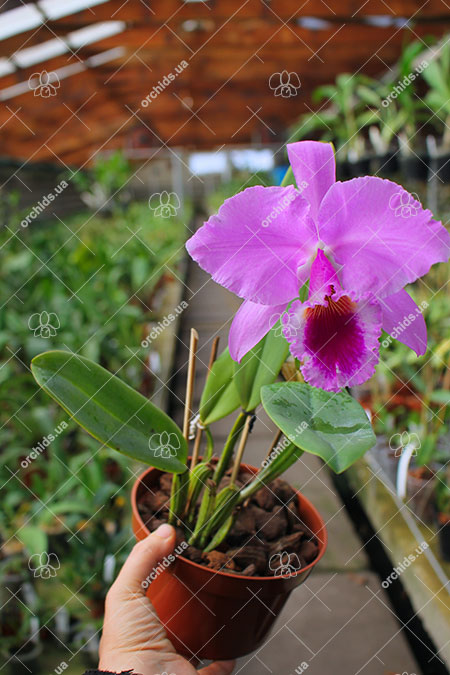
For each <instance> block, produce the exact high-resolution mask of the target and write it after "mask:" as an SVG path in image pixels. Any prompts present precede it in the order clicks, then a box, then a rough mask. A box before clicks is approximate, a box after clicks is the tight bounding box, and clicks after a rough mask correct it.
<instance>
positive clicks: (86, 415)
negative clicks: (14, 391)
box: [31, 351, 188, 473]
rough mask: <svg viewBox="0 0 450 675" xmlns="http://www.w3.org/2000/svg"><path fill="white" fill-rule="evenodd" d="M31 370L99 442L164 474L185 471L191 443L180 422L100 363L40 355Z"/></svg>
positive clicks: (72, 356)
mask: <svg viewBox="0 0 450 675" xmlns="http://www.w3.org/2000/svg"><path fill="white" fill-rule="evenodd" d="M31 370H32V373H33V375H34V377H35V379H36V382H37V383H38V384H39V386H41V387H42V389H44V391H46V392H47V394H49V395H50V396H51V397H52V398H53V399H55V401H56V402H57V403H59V405H60V406H61V407H62V408H64V410H66V412H68V413H69V415H70V416H71V417H73V419H74V420H75V421H76V422H78V424H79V425H80V426H81V427H83V429H85V430H86V431H87V432H88V433H90V434H91V436H93V437H94V438H96V439H97V440H99V441H101V442H102V443H104V444H105V445H107V446H109V447H110V448H113V449H114V450H117V451H118V452H121V453H122V454H124V455H128V456H129V457H131V458H132V459H137V460H139V461H140V462H144V463H145V464H149V465H150V466H154V467H156V468H158V469H161V470H162V471H168V472H170V473H181V472H182V471H185V470H186V459H187V452H188V450H187V443H186V441H185V439H184V438H183V435H182V433H181V431H180V429H179V428H178V426H177V425H176V424H175V422H173V421H172V420H171V419H170V417H168V416H167V415H166V414H165V413H164V412H162V410H159V408H157V407H156V406H154V405H153V404H152V403H150V401H148V400H147V399H146V398H145V397H144V396H142V394H139V393H138V392H137V391H135V390H134V389H132V388H131V387H129V386H128V385H127V384H125V383H124V382H122V380H120V379H119V378H118V377H116V376H115V375H112V374H111V373H110V372H108V371H107V370H105V369H104V368H102V367H101V366H99V365H98V364H96V363H94V362H93V361H90V360H89V359H86V358H84V357H81V356H77V355H76V354H71V353H70V352H64V351H50V352H45V353H43V354H40V355H39V356H36V357H35V358H34V359H33V361H32V363H31Z"/></svg>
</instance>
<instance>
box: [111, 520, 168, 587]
mask: <svg viewBox="0 0 450 675" xmlns="http://www.w3.org/2000/svg"><path fill="white" fill-rule="evenodd" d="M174 546H175V530H174V529H173V527H172V526H171V525H167V524H164V525H160V526H159V527H158V529H157V530H155V531H154V532H152V534H150V535H149V536H148V537H146V538H145V539H143V540H142V541H140V542H138V543H137V544H135V546H134V547H133V550H132V551H131V553H130V555H129V556H128V558H127V560H126V562H125V564H124V566H123V567H122V569H121V570H120V573H119V575H118V577H117V579H116V580H115V582H114V584H113V585H112V586H111V589H110V593H111V594H112V595H116V594H117V595H121V596H124V597H126V596H128V597H129V596H135V595H136V594H140V595H145V592H146V590H147V588H148V586H149V585H150V583H151V575H152V573H153V572H154V571H155V568H156V567H157V565H158V563H160V562H161V561H162V560H163V559H164V558H165V557H166V556H169V555H170V553H172V551H173V549H174Z"/></svg>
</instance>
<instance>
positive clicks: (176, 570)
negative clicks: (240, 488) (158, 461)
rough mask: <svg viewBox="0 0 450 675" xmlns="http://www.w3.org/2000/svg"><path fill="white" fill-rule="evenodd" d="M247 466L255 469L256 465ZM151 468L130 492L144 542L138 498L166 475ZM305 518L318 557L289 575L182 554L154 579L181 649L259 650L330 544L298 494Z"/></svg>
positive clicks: (153, 588) (162, 612)
mask: <svg viewBox="0 0 450 675" xmlns="http://www.w3.org/2000/svg"><path fill="white" fill-rule="evenodd" d="M242 469H243V470H244V471H247V472H249V473H256V471H257V469H255V467H252V466H249V465H246V464H243V465H242ZM161 473H162V472H161V471H159V470H158V469H153V468H150V469H147V471H144V473H143V474H142V475H141V476H140V477H139V478H138V479H137V481H136V482H135V484H134V486H133V490H132V493H131V503H132V509H133V531H134V534H135V536H136V539H137V540H138V541H140V540H141V539H144V538H145V537H146V536H148V534H149V530H148V529H147V527H146V526H145V525H144V523H143V521H142V519H141V517H140V515H139V511H138V508H137V504H138V502H139V497H140V496H141V495H142V494H143V492H144V491H145V490H149V489H150V490H151V489H152V488H153V486H155V485H156V482H157V479H158V477H159V476H160V475H161ZM297 495H298V500H299V512H300V514H301V517H302V519H303V522H304V523H305V525H307V527H308V528H309V529H310V530H311V531H312V532H313V533H314V534H315V536H316V538H317V541H318V544H319V552H318V555H317V558H316V559H315V560H314V561H313V562H312V563H310V564H309V565H306V567H303V568H302V569H300V570H298V571H297V572H294V573H292V574H290V575H285V576H276V577H243V576H237V575H235V574H230V573H228V572H216V571H214V570H211V569H209V568H207V567H203V566H202V565H198V564H197V563H194V562H192V561H191V560H187V558H183V557H182V556H181V555H180V556H178V557H177V558H176V560H175V562H173V563H172V564H171V565H170V566H169V567H167V568H166V569H165V570H164V571H163V572H161V573H160V574H158V576H157V577H156V578H155V580H154V581H152V582H151V584H150V586H149V588H148V590H147V595H148V597H149V598H150V600H151V602H152V603H153V606H154V607H155V609H156V612H157V614H158V616H159V618H160V620H161V621H162V623H163V624H164V626H165V628H166V630H167V632H168V635H169V637H170V639H171V641H172V643H173V645H174V646H175V648H176V649H177V651H178V652H179V653H181V654H183V655H184V656H186V657H187V658H189V659H191V660H192V659H213V660H216V659H219V660H220V659H231V658H238V657H239V656H244V655H245V654H248V653H250V652H252V651H253V650H255V649H257V648H258V647H259V646H260V645H261V644H262V642H263V641H264V639H265V638H266V636H267V634H268V632H269V631H270V629H271V628H272V625H273V623H274V621H275V619H276V618H277V616H278V614H279V613H280V612H281V610H282V609H283V606H284V604H285V602H286V600H287V599H288V597H289V595H290V594H291V592H292V591H293V590H294V588H296V587H297V586H300V584H302V583H303V582H304V581H306V579H307V578H308V576H309V574H310V572H311V570H312V568H313V567H314V565H316V564H317V563H318V562H319V560H320V559H321V557H322V556H323V554H324V553H325V549H326V545H327V531H326V529H325V523H324V522H323V519H322V517H321V516H320V514H319V512H318V511H317V510H316V508H315V507H314V506H313V505H312V504H311V502H310V501H308V499H306V497H304V496H303V495H302V494H301V493H300V492H297Z"/></svg>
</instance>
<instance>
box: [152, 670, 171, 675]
mask: <svg viewBox="0 0 450 675" xmlns="http://www.w3.org/2000/svg"><path fill="white" fill-rule="evenodd" d="M156 675H175V673H168V672H167V670H165V671H164V672H163V673H156Z"/></svg>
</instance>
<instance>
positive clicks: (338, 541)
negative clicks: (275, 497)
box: [171, 263, 419, 675]
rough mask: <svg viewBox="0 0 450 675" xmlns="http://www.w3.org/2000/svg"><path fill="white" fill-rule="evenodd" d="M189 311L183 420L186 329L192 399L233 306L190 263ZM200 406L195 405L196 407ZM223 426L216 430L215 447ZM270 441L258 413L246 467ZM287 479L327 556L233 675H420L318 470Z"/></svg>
mask: <svg viewBox="0 0 450 675" xmlns="http://www.w3.org/2000/svg"><path fill="white" fill-rule="evenodd" d="M186 286H187V288H186V301H187V303H188V307H187V308H186V309H185V310H184V312H183V314H182V316H181V325H180V330H179V335H178V339H179V340H180V342H179V344H178V346H177V361H176V368H175V373H176V374H175V376H174V380H173V382H172V385H171V388H172V389H173V396H172V408H173V413H174V415H175V418H176V419H177V421H178V422H181V417H182V402H183V400H184V387H185V377H186V369H185V362H186V357H187V346H188V344H189V331H190V329H191V327H195V328H196V329H197V331H198V333H199V337H200V341H199V351H198V361H197V371H196V378H195V379H196V393H197V396H198V393H199V392H200V391H201V385H202V383H203V380H204V378H205V376H206V371H207V363H208V360H209V351H210V346H211V341H212V339H213V338H214V337H215V336H216V335H220V338H221V344H220V347H219V349H223V348H224V346H225V345H226V340H227V334H228V328H229V324H230V317H232V316H233V314H234V312H235V311H236V309H237V307H238V306H239V300H238V299H237V298H236V297H235V296H234V295H232V294H231V293H229V292H228V291H226V290H225V289H223V288H222V287H220V286H218V285H217V284H215V283H214V282H213V281H211V280H210V278H209V277H208V276H207V275H206V274H205V273H204V272H202V271H201V270H200V269H199V268H198V266H197V265H195V264H194V263H192V264H191V265H190V267H189V269H188V275H187V280H186ZM196 403H197V404H198V399H197V401H196ZM227 430H228V423H223V422H222V423H221V422H218V423H217V424H216V425H215V428H214V430H213V431H214V434H215V438H216V439H217V441H218V443H219V444H220V441H221V440H222V439H224V438H225V436H226V433H227ZM273 436H274V427H273V424H272V423H271V422H270V421H269V420H268V418H267V417H265V416H263V415H262V414H261V413H260V412H259V413H258V421H257V423H256V424H255V427H254V430H253V432H252V434H251V436H250V439H249V443H248V445H247V449H246V453H245V461H246V462H248V463H250V464H255V465H258V464H259V463H260V462H261V460H262V458H263V457H264V456H265V454H266V452H267V449H268V448H269V445H270V443H271V440H272V438H273ZM287 479H288V480H289V481H290V482H291V483H292V484H294V485H295V486H297V487H300V488H301V489H302V491H303V492H304V494H305V495H306V496H307V497H308V498H309V499H310V500H311V501H312V502H313V503H314V504H315V505H316V506H317V508H318V510H319V511H320V513H321V514H322V516H323V517H324V520H325V521H326V524H327V529H328V535H329V543H328V550H327V552H326V554H325V556H324V558H323V559H322V560H321V561H320V563H319V564H318V566H317V568H316V569H315V570H314V571H313V573H312V574H311V576H310V577H309V578H308V580H307V581H306V582H305V583H304V584H303V585H302V586H300V587H299V588H298V589H297V590H296V591H294V593H293V594H292V595H291V597H290V599H289V601H288V603H287V605H286V607H285V608H284V610H283V612H282V615H281V616H280V618H279V619H278V621H277V623H276V624H275V628H274V629H273V631H272V633H271V635H270V637H269V639H268V640H267V642H266V644H265V645H264V646H263V647H262V648H260V649H259V650H257V651H256V652H254V653H253V654H250V655H248V656H247V657H244V658H242V659H240V660H239V662H238V665H237V667H236V671H235V672H236V673H239V674H240V675H261V674H262V673H276V675H282V674H285V675H290V674H291V673H302V672H304V671H306V670H308V673H309V674H310V675H324V673H331V672H333V673H334V675H359V674H361V675H380V674H383V675H389V674H390V675H394V674H396V673H408V674H409V675H413V674H414V673H417V672H419V671H418V666H417V664H416V663H415V660H414V657H413V655H412V654H411V652H410V650H409V647H408V643H407V641H406V640H405V638H404V635H403V634H402V633H401V632H400V624H399V623H398V621H397V619H396V617H395V615H394V614H393V611H392V610H391V608H390V606H389V601H388V598H387V596H386V594H385V592H384V591H383V589H382V588H381V583H380V580H379V578H378V576H377V575H376V574H374V573H373V572H372V571H371V570H370V566H369V560H368V558H367V557H366V555H365V553H364V551H363V550H362V549H361V542H360V540H359V538H357V536H356V535H355V533H354V531H353V529H352V525H351V522H350V520H349V518H348V516H347V514H346V511H345V509H344V507H343V506H342V503H341V501H340V499H339V497H338V495H337V494H336V492H335V490H334V488H333V486H332V483H331V481H330V479H329V477H328V474H327V471H326V469H325V468H324V466H323V465H322V464H321V463H320V462H319V460H316V458H314V457H312V456H309V457H307V458H306V459H305V460H304V459H303V458H302V459H301V460H300V461H299V462H298V463H297V464H296V465H295V466H294V467H292V468H291V469H290V470H289V472H288V473H287Z"/></svg>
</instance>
